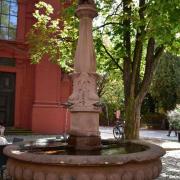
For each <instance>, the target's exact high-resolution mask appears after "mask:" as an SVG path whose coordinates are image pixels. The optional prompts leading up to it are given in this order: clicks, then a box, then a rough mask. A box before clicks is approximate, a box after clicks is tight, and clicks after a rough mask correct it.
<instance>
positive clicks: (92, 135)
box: [68, 1, 100, 150]
mask: <svg viewBox="0 0 180 180" xmlns="http://www.w3.org/2000/svg"><path fill="white" fill-rule="evenodd" d="M76 16H77V17H78V18H79V21H80V22H79V39H78V44H77V48H76V53H75V62H74V73H73V74H72V79H73V93H72V95H71V96H70V97H69V99H68V103H69V105H70V107H69V109H70V112H71V121H70V131H69V134H70V138H69V142H68V144H69V145H70V146H72V147H74V148H75V149H78V150H93V149H97V148H99V147H100V133H99V110H100V108H99V106H98V105H99V97H98V95H97V87H96V81H97V78H98V75H97V74H96V58H95V51H94V47H93V36H92V20H93V18H94V17H96V16H97V11H96V8H95V4H94V3H92V2H90V3H89V1H82V2H81V3H79V6H78V8H77V10H76Z"/></svg>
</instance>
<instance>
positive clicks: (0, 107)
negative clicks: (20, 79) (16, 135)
mask: <svg viewBox="0 0 180 180" xmlns="http://www.w3.org/2000/svg"><path fill="white" fill-rule="evenodd" d="M15 79H16V75H15V73H6V72H0V120H2V121H4V123H5V126H13V125H14V109H15Z"/></svg>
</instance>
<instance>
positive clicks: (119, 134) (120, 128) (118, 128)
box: [113, 121, 124, 140]
mask: <svg viewBox="0 0 180 180" xmlns="http://www.w3.org/2000/svg"><path fill="white" fill-rule="evenodd" d="M113 135H114V138H115V139H117V140H123V139H124V122H123V121H116V125H115V126H114V128H113Z"/></svg>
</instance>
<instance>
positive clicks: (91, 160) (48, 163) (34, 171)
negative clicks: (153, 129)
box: [4, 140, 165, 180]
mask: <svg viewBox="0 0 180 180" xmlns="http://www.w3.org/2000/svg"><path fill="white" fill-rule="evenodd" d="M115 142H116V141H113V140H111V141H110V140H106V141H103V144H105V145H107V144H115ZM126 143H127V144H128V143H130V144H133V145H134V147H136V146H139V147H142V148H140V150H139V152H137V151H136V152H130V153H127V154H123V153H122V154H117V152H116V153H112V154H106V153H105V154H102V155H98V154H97V153H96V152H95V154H94V155H93V154H87V155H86V154H85V153H84V154H82V155H80V154H74V155H73V154H72V155H65V154H64V155H61V154H58V155H57V154H52V152H53V151H56V150H57V146H55V144H54V148H53V145H52V146H49V145H48V146H45V147H42V150H41V151H39V147H38V148H37V146H36V148H37V149H38V150H37V149H36V148H32V147H31V148H30V149H29V148H24V147H26V146H24V145H19V146H18V145H10V146H7V147H6V148H5V149H4V153H5V154H6V155H7V156H8V157H9V159H8V162H7V169H8V173H9V175H10V176H11V177H14V178H15V179H17V180H20V179H21V180H22V179H23V180H105V179H107V180H116V179H117V180H134V179H137V180H146V179H147V180H148V179H149V180H150V179H154V178H156V177H158V176H159V174H160V172H161V169H162V163H161V159H160V157H161V156H163V155H164V154H165V151H164V149H163V148H161V147H159V146H157V145H154V144H150V143H146V142H142V141H127V142H125V143H122V146H124V144H126ZM62 146H63V147H64V144H63V143H62ZM117 146H119V147H120V146H121V143H117ZM128 146H129V145H128ZM49 148H50V149H49ZM53 149H54V150H53ZM58 149H59V148H58ZM49 152H51V153H49Z"/></svg>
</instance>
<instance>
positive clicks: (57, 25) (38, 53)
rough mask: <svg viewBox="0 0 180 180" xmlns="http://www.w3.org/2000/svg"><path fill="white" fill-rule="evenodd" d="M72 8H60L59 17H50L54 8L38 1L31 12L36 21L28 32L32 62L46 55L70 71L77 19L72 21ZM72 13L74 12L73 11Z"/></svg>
mask: <svg viewBox="0 0 180 180" xmlns="http://www.w3.org/2000/svg"><path fill="white" fill-rule="evenodd" d="M73 9H74V8H72V7H69V8H65V9H62V14H61V16H60V17H59V18H56V19H52V18H51V16H52V15H53V12H54V9H53V7H52V6H51V5H50V4H47V3H45V2H42V1H40V2H39V3H38V4H36V11H35V12H34V13H33V16H34V18H35V19H36V21H37V22H36V23H35V24H34V25H33V27H32V29H31V32H30V33H29V34H28V43H29V45H30V57H31V61H32V63H39V62H40V61H41V59H42V58H43V56H44V55H48V56H49V58H50V60H51V61H52V62H53V63H58V64H60V66H61V68H62V69H64V70H67V71H70V70H71V69H72V68H71V67H72V60H73V58H72V57H73V56H74V51H75V44H76V40H77V21H73V19H74V16H72V15H70V14H72V11H73ZM73 13H74V12H73Z"/></svg>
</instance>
